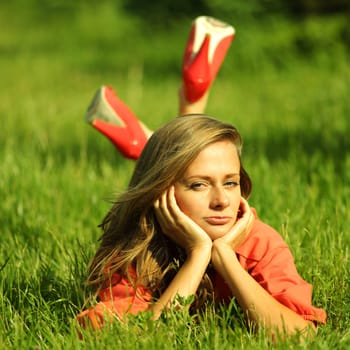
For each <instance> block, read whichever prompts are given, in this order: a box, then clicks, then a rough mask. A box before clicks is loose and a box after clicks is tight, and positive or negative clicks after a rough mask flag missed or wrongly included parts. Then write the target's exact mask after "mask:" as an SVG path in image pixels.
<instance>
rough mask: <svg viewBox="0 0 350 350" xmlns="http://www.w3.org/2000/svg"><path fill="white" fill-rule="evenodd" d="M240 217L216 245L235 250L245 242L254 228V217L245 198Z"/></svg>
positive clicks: (241, 204) (242, 199) (217, 240)
mask: <svg viewBox="0 0 350 350" xmlns="http://www.w3.org/2000/svg"><path fill="white" fill-rule="evenodd" d="M240 216H241V217H240V218H239V219H238V220H237V221H236V223H235V224H234V225H233V227H232V229H231V230H230V231H229V232H227V233H226V234H225V235H224V236H223V237H220V238H218V239H216V240H215V241H214V243H215V244H225V245H228V246H230V247H231V249H232V250H235V249H236V248H237V247H238V246H240V245H241V244H242V243H243V242H244V240H245V239H246V237H247V236H248V234H249V232H250V231H251V229H252V227H253V224H254V215H253V213H252V211H251V209H250V207H249V204H248V202H247V201H246V200H245V199H244V198H243V197H242V198H241V203H240Z"/></svg>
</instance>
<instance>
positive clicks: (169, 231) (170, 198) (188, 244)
mask: <svg viewBox="0 0 350 350" xmlns="http://www.w3.org/2000/svg"><path fill="white" fill-rule="evenodd" d="M154 209H155V213H156V216H157V219H158V222H159V224H160V226H161V228H162V231H163V232H164V234H165V235H166V236H168V237H169V238H170V239H172V240H173V241H174V242H175V243H176V244H178V245H179V246H180V247H182V248H184V249H185V250H186V253H187V254H188V253H190V252H192V251H193V250H195V249H196V248H204V247H208V248H211V246H212V241H211V239H210V238H209V236H208V235H207V234H206V232H205V231H204V230H203V229H202V228H201V227H199V226H198V225H197V224H196V223H195V222H194V221H193V220H191V219H190V218H189V217H188V216H187V215H186V214H184V213H183V212H182V211H181V209H180V208H179V206H178V205H177V203H176V198H175V190H174V186H172V187H170V188H169V189H168V190H166V191H165V192H164V193H163V194H162V195H161V197H160V198H159V199H157V200H156V201H155V203H154Z"/></svg>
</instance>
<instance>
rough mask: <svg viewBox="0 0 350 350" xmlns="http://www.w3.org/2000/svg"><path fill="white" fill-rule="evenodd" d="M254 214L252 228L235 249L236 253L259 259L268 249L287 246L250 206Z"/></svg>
mask: <svg viewBox="0 0 350 350" xmlns="http://www.w3.org/2000/svg"><path fill="white" fill-rule="evenodd" d="M252 211H253V214H254V216H255V221H254V224H253V228H252V230H251V231H250V233H249V235H248V236H247V238H246V240H245V241H244V242H243V243H242V244H241V245H240V246H239V247H238V248H237V249H236V253H237V254H239V255H241V256H244V257H245V258H247V259H253V260H261V258H262V257H263V256H265V255H266V254H268V253H269V252H270V251H272V250H275V249H281V248H288V245H287V244H286V242H285V241H284V240H283V238H282V237H281V235H280V234H279V233H278V232H277V231H276V230H275V229H274V228H273V227H272V226H270V225H268V224H266V223H265V222H263V221H261V220H260V219H259V217H258V215H257V213H256V210H255V209H254V208H252Z"/></svg>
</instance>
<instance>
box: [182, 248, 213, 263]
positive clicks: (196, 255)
mask: <svg viewBox="0 0 350 350" xmlns="http://www.w3.org/2000/svg"><path fill="white" fill-rule="evenodd" d="M211 251H212V244H202V245H197V246H195V247H191V248H189V249H188V250H187V258H188V259H195V260H198V259H200V260H203V261H207V262H208V264H209V262H210V259H211Z"/></svg>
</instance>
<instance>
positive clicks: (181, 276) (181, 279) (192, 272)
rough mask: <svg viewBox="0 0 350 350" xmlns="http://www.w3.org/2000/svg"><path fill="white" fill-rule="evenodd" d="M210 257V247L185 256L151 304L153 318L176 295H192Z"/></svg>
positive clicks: (156, 316)
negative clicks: (171, 278)
mask: <svg viewBox="0 0 350 350" xmlns="http://www.w3.org/2000/svg"><path fill="white" fill-rule="evenodd" d="M210 258H211V247H210V246H209V247H202V248H198V249H195V250H193V251H192V252H190V253H189V254H188V256H187V259H186V260H185V262H184V264H183V265H182V266H181V268H180V269H179V271H178V272H177V274H176V275H175V277H174V278H173V280H172V281H171V282H170V284H169V286H168V287H167V289H166V290H165V291H164V293H163V294H162V295H161V297H160V298H159V300H158V301H157V302H156V303H155V304H154V305H153V308H152V310H153V313H154V317H155V319H157V318H159V316H160V314H161V312H162V310H163V309H164V308H166V307H169V306H170V305H171V304H172V302H173V301H174V299H175V298H176V296H180V297H184V298H187V297H189V296H191V295H194V294H195V293H196V291H197V288H198V286H199V284H200V282H201V280H202V278H203V275H204V273H205V271H206V269H207V266H208V264H209V262H210Z"/></svg>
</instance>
